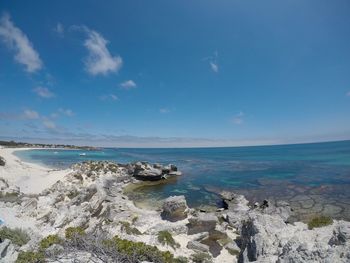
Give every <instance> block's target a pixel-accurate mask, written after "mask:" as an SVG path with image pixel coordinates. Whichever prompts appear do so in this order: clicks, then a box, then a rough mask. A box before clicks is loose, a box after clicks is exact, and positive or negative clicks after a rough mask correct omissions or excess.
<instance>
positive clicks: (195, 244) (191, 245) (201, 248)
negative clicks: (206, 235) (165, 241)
mask: <svg viewBox="0 0 350 263" xmlns="http://www.w3.org/2000/svg"><path fill="white" fill-rule="evenodd" d="M187 248H188V249H192V250H197V251H201V252H209V246H207V245H205V244H202V243H200V242H198V241H189V242H188V243H187Z"/></svg>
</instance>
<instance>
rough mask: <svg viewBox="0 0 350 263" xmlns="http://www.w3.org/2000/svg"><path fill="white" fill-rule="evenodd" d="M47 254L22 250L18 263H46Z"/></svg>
mask: <svg viewBox="0 0 350 263" xmlns="http://www.w3.org/2000/svg"><path fill="white" fill-rule="evenodd" d="M45 262H46V260H45V256H44V254H43V253H42V252H35V251H21V252H19V253H18V257H17V260H16V263H45Z"/></svg>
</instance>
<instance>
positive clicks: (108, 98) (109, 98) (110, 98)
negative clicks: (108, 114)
mask: <svg viewBox="0 0 350 263" xmlns="http://www.w3.org/2000/svg"><path fill="white" fill-rule="evenodd" d="M99 99H100V100H102V101H106V100H111V101H116V100H119V98H118V96H117V95H114V94H108V95H101V96H100V97H99Z"/></svg>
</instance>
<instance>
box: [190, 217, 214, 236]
mask: <svg viewBox="0 0 350 263" xmlns="http://www.w3.org/2000/svg"><path fill="white" fill-rule="evenodd" d="M188 221H189V224H188V225H187V226H188V234H189V235H193V234H197V233H201V232H210V231H213V230H215V227H216V224H217V223H218V218H217V217H216V216H215V214H212V213H211V214H207V213H200V214H199V216H197V217H192V218H190V219H189V220H188Z"/></svg>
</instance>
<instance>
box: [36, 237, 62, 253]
mask: <svg viewBox="0 0 350 263" xmlns="http://www.w3.org/2000/svg"><path fill="white" fill-rule="evenodd" d="M62 242H63V240H62V239H61V238H60V237H59V236H58V235H48V236H47V237H45V238H43V239H42V240H41V241H40V244H39V249H40V250H45V249H47V248H49V247H51V246H52V245H54V244H61V243H62Z"/></svg>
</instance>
